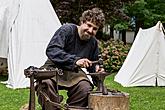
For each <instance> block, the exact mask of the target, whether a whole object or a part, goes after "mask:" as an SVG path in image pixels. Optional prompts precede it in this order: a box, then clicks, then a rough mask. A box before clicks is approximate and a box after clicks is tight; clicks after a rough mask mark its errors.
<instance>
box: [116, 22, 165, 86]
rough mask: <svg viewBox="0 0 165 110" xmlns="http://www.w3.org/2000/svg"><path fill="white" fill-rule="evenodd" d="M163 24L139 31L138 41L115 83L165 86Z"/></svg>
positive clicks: (159, 23) (134, 44)
mask: <svg viewBox="0 0 165 110" xmlns="http://www.w3.org/2000/svg"><path fill="white" fill-rule="evenodd" d="M162 28H163V27H162V25H161V22H158V23H157V25H156V26H154V27H151V28H149V29H141V28H140V29H139V32H138V34H137V36H136V39H135V41H134V43H133V45H132V47H131V49H130V51H129V53H128V56H127V58H126V60H125V61H124V63H123V65H122V67H121V69H120V70H119V72H118V73H117V75H116V76H115V81H116V82H118V83H120V84H121V85H123V86H125V87H129V86H155V85H156V81H157V84H158V85H159V86H165V73H164V72H165V67H163V63H165V52H164V49H165V39H164V37H165V36H164V34H163V32H162Z"/></svg>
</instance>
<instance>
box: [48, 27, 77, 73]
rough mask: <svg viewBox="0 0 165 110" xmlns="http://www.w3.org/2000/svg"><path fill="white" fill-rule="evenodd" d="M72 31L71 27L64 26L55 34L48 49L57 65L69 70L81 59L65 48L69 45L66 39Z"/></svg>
mask: <svg viewBox="0 0 165 110" xmlns="http://www.w3.org/2000/svg"><path fill="white" fill-rule="evenodd" d="M71 32H72V30H71V27H67V26H62V27H61V28H60V29H58V30H57V32H56V33H55V34H54V36H53V38H52V39H51V41H50V43H49V44H48V47H47V49H46V55H47V56H48V58H49V59H50V60H51V61H52V62H53V63H55V64H56V66H58V67H60V68H62V69H67V70H74V69H75V62H76V61H77V60H78V59H79V57H77V56H76V55H74V54H69V53H67V52H66V51H65V50H64V47H65V46H66V45H67V44H66V39H67V37H68V35H69V34H70V33H71Z"/></svg>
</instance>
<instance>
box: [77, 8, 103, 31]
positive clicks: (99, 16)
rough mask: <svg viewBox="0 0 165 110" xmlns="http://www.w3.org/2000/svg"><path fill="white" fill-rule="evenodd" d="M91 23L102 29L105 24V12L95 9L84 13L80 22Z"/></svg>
mask: <svg viewBox="0 0 165 110" xmlns="http://www.w3.org/2000/svg"><path fill="white" fill-rule="evenodd" d="M86 21H90V22H92V23H94V24H95V25H97V26H99V27H100V28H102V27H103V26H104V22H105V16H104V13H103V11H102V10H101V9H100V8H93V9H91V10H86V11H84V12H83V13H82V16H81V17H80V22H83V23H84V22H86Z"/></svg>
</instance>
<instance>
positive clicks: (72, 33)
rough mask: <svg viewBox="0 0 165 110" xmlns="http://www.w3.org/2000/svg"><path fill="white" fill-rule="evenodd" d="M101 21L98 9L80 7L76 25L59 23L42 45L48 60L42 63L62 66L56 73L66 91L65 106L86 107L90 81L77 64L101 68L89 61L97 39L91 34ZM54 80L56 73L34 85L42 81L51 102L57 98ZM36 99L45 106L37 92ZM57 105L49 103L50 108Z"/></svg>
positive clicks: (92, 69)
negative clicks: (44, 46)
mask: <svg viewBox="0 0 165 110" xmlns="http://www.w3.org/2000/svg"><path fill="white" fill-rule="evenodd" d="M104 21H105V18H104V14H103V12H102V10H101V9H99V8H93V9H92V10H87V11H84V12H83V14H82V16H81V17H80V26H78V25H75V24H64V25H62V26H61V27H60V28H59V29H58V30H57V31H56V32H55V34H54V36H53V38H52V39H51V41H50V43H49V44H48V47H47V49H46V55H47V57H48V60H47V61H46V63H45V65H44V66H43V67H46V68H49V67H50V68H52V67H53V68H55V67H57V68H59V69H62V70H63V75H61V76H59V77H58V88H59V89H65V90H67V91H68V92H67V95H68V99H67V104H68V105H69V106H80V107H86V106H87V105H88V93H89V92H90V91H91V90H92V89H93V84H92V83H91V82H90V80H89V79H88V77H87V75H86V74H85V73H84V72H83V71H82V69H81V68H86V69H87V70H88V71H89V72H100V71H103V68H99V66H98V65H96V64H92V61H96V60H98V54H99V51H98V42H97V40H96V38H95V35H96V33H97V31H98V29H99V28H101V27H103V24H104ZM95 80H96V79H93V81H95ZM56 82H57V81H56V77H54V78H52V79H48V80H44V81H42V83H41V84H39V85H38V86H40V85H43V84H44V85H45V88H43V91H44V92H45V93H46V94H47V95H48V96H49V98H50V100H51V101H54V102H58V95H57V89H56V85H57V83H56ZM38 100H39V103H40V104H41V106H42V109H43V110H47V106H48V105H47V103H46V102H45V100H44V98H43V97H42V96H41V95H40V94H38ZM49 106H51V105H49ZM57 109H58V108H57V107H55V106H52V109H51V110H57Z"/></svg>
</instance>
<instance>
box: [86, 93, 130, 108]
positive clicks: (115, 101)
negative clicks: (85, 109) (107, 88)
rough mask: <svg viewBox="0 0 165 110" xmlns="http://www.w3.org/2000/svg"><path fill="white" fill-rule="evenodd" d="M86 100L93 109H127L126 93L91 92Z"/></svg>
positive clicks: (127, 97)
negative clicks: (104, 93) (105, 93)
mask: <svg viewBox="0 0 165 110" xmlns="http://www.w3.org/2000/svg"><path fill="white" fill-rule="evenodd" d="M88 101H89V102H88V106H89V108H92V109H93V110H129V94H128V93H115V94H113V93H111V92H108V95H102V93H91V94H90V95H89V100H88Z"/></svg>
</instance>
